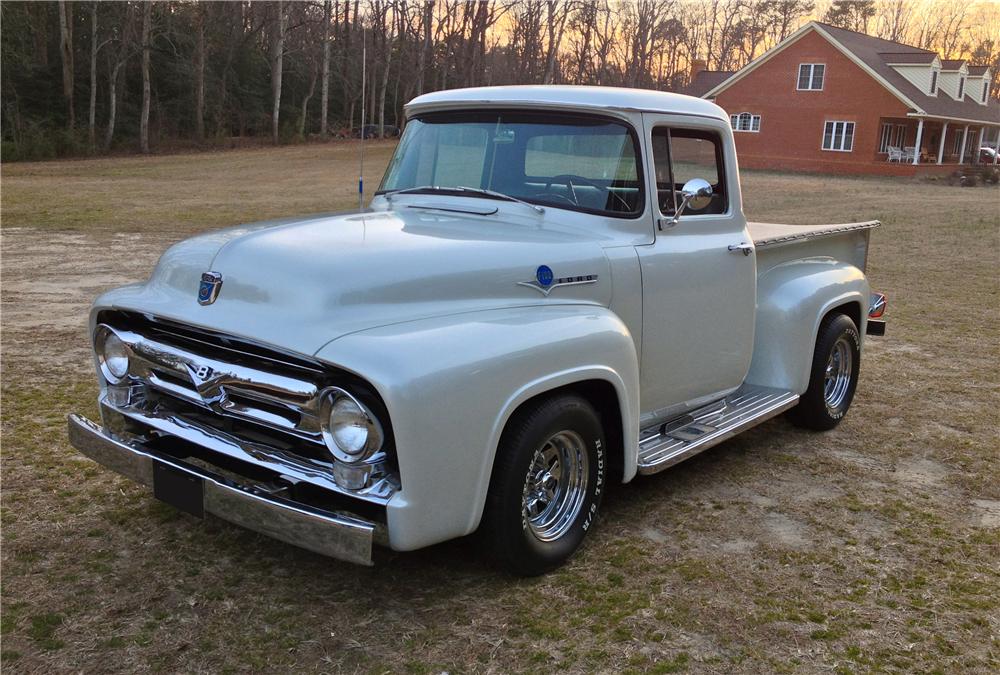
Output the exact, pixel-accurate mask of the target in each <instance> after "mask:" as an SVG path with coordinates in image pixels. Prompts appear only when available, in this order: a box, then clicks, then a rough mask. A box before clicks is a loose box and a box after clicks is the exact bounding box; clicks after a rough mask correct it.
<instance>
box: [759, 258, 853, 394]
mask: <svg viewBox="0 0 1000 675" xmlns="http://www.w3.org/2000/svg"><path fill="white" fill-rule="evenodd" d="M849 303H857V304H858V313H859V315H860V316H861V321H862V325H860V326H858V331H859V332H860V333H861V335H864V334H865V326H864V322H865V320H866V319H867V312H866V311H863V310H864V308H867V306H868V280H867V279H866V278H865V275H864V272H862V271H861V270H860V269H858V268H857V267H855V266H854V265H850V264H846V263H843V262H839V261H837V260H834V259H830V258H809V259H804V260H793V261H789V262H786V263H782V264H780V265H777V266H775V267H773V268H771V269H770V270H768V271H767V272H766V273H765V274H764V275H762V276H761V277H760V278H759V279H758V280H757V319H756V328H755V331H754V350H753V358H752V360H751V362H750V372H749V373H748V374H747V378H746V380H747V382H748V383H749V384H755V385H761V386H765V387H775V388H779V389H787V390H789V391H793V392H795V393H796V394H802V393H804V392H805V390H806V389H807V388H808V386H809V372H810V370H811V367H812V359H813V351H814V350H815V346H816V335H817V333H818V332H819V325H820V322H821V321H822V320H823V317H824V316H826V314H827V313H828V312H830V310H832V309H834V308H836V307H840V306H842V305H845V304H849Z"/></svg>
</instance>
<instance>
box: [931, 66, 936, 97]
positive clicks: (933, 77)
mask: <svg viewBox="0 0 1000 675" xmlns="http://www.w3.org/2000/svg"><path fill="white" fill-rule="evenodd" d="M931 94H932V95H933V94H937V71H936V70H932V71H931Z"/></svg>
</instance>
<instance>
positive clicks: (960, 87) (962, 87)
mask: <svg viewBox="0 0 1000 675" xmlns="http://www.w3.org/2000/svg"><path fill="white" fill-rule="evenodd" d="M964 95H965V78H964V77H960V78H958V100H960V101H961V100H962V96H964Z"/></svg>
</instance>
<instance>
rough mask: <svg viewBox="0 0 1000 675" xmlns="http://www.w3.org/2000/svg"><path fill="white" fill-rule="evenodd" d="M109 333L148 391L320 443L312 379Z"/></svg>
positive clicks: (316, 392)
mask: <svg viewBox="0 0 1000 675" xmlns="http://www.w3.org/2000/svg"><path fill="white" fill-rule="evenodd" d="M115 332H116V333H117V334H118V336H119V337H120V338H121V339H122V341H123V342H124V343H125V344H126V345H127V346H128V348H129V350H130V351H131V353H132V358H131V359H130V374H131V375H132V376H134V377H137V378H138V379H139V380H141V381H142V382H143V383H145V384H146V385H147V386H149V387H150V388H152V389H153V390H155V391H158V392H161V393H164V394H167V395H169V396H173V397H176V398H179V399H181V400H183V401H185V402H187V403H191V404H194V405H196V406H200V407H202V408H205V409H208V410H211V411H212V412H214V413H217V414H219V415H223V416H229V417H235V418H239V419H243V420H247V421H251V422H254V423H256V424H259V425H262V426H265V427H268V428H271V429H275V430H278V431H282V432H285V433H289V434H293V435H295V436H297V437H298V438H301V439H303V440H307V441H311V442H314V443H322V437H321V435H320V425H319V417H318V414H319V403H320V394H321V387H320V385H319V384H318V383H317V382H315V381H310V380H308V379H302V378H299V377H294V376H290V375H287V374H281V373H277V372H272V371H266V370H261V369H259V368H255V367H251V366H247V365H243V364H238V363H233V362H231V361H228V360H223V358H221V357H216V356H210V355H206V354H204V353H196V352H194V351H193V350H191V349H188V348H186V347H183V346H180V345H179V344H173V343H170V342H167V341H164V340H160V339H154V338H152V337H148V336H147V335H144V334H142V333H140V332H137V331H136V330H130V329H123V328H115ZM206 351H207V350H206Z"/></svg>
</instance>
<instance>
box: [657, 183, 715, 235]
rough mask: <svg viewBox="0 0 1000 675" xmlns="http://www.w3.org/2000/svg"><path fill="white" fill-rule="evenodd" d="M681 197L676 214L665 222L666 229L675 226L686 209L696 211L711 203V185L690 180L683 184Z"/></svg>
mask: <svg viewBox="0 0 1000 675" xmlns="http://www.w3.org/2000/svg"><path fill="white" fill-rule="evenodd" d="M681 197H682V199H681V203H680V204H679V205H678V206H677V212H676V213H674V215H673V217H672V218H671V219H670V220H668V221H667V223H666V226H667V227H673V226H674V225H676V224H677V221H679V220H680V217H681V215H682V214H683V213H684V210H685V209H687V208H688V207H691V208H692V209H695V210H696V211H697V210H699V209H703V208H705V207H706V206H708V205H709V204H710V203H711V202H712V184H711V183H709V182H708V181H707V180H705V179H704V178H692V179H691V180H689V181H688V182H686V183H684V187H682V188H681ZM661 222H662V221H661Z"/></svg>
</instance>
